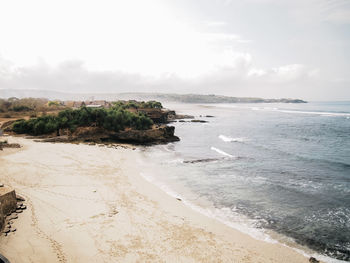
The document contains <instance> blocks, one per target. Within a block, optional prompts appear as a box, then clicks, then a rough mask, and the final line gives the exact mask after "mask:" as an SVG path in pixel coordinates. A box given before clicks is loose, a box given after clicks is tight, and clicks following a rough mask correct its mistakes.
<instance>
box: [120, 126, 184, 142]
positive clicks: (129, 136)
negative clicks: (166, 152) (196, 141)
mask: <svg viewBox="0 0 350 263" xmlns="http://www.w3.org/2000/svg"><path fill="white" fill-rule="evenodd" d="M174 131H175V127H173V126H160V127H156V128H153V129H149V130H125V131H120V132H118V133H116V134H115V138H116V139H117V140H118V141H125V142H133V143H141V144H142V143H166V142H174V141H179V140H180V139H179V137H177V136H175V135H174Z"/></svg>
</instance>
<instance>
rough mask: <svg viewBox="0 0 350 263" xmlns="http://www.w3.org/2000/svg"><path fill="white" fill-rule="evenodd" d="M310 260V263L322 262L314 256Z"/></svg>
mask: <svg viewBox="0 0 350 263" xmlns="http://www.w3.org/2000/svg"><path fill="white" fill-rule="evenodd" d="M309 262H310V263H320V261H319V260H317V259H316V258H314V257H311V258H310V259H309Z"/></svg>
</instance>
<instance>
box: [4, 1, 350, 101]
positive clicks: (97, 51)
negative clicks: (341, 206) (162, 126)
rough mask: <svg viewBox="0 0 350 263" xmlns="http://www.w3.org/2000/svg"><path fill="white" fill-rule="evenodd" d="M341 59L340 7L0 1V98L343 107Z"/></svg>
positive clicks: (349, 9) (347, 46) (348, 42)
mask: <svg viewBox="0 0 350 263" xmlns="http://www.w3.org/2000/svg"><path fill="white" fill-rule="evenodd" d="M349 50H350V1H349V0H147V1H145V0H128V1H121V0H58V1H55V0H31V1H27V0H12V1H8V0H0V89H40V90H55V91H63V92H75V93H84V92H90V93H91V92H96V93H104V92H108V93H111V92H116V93H118V92H164V93H200V94H221V95H229V96H250V97H252V96H254V97H263V98H282V97H283V98H302V99H307V100H350V51H349ZM0 97H1V90H0Z"/></svg>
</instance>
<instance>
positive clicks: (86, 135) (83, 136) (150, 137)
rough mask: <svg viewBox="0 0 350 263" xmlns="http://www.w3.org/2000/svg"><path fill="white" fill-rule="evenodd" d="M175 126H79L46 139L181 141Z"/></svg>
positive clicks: (146, 142)
mask: <svg viewBox="0 0 350 263" xmlns="http://www.w3.org/2000/svg"><path fill="white" fill-rule="evenodd" d="M174 132H175V128H174V127H172V126H165V125H162V126H154V127H153V128H152V129H148V130H133V129H126V130H124V131H119V132H113V131H109V130H106V129H104V128H100V127H78V128H77V129H76V130H75V131H74V132H70V131H69V130H68V129H61V130H59V135H60V136H57V137H52V138H49V139H46V140H45V141H57V142H65V141H67V142H73V141H91V142H101V141H109V140H110V141H118V142H128V143H136V144H152V143H154V144H157V143H166V142H174V141H179V140H180V139H179V138H178V137H177V136H175V135H174Z"/></svg>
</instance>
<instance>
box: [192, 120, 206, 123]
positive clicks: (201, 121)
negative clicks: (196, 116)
mask: <svg viewBox="0 0 350 263" xmlns="http://www.w3.org/2000/svg"><path fill="white" fill-rule="evenodd" d="M191 122H200V123H205V122H207V121H204V120H191Z"/></svg>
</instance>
